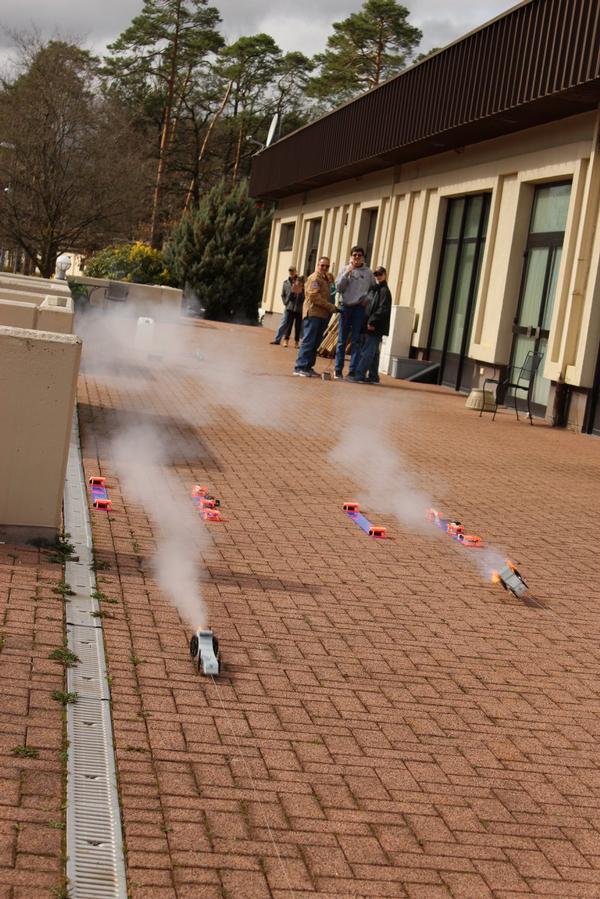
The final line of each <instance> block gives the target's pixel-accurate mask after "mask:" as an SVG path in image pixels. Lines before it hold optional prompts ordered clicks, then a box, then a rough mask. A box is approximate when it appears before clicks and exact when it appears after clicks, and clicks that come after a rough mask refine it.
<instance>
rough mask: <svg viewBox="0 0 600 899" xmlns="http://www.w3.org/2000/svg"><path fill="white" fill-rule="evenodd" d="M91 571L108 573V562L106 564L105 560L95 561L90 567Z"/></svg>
mask: <svg viewBox="0 0 600 899" xmlns="http://www.w3.org/2000/svg"><path fill="white" fill-rule="evenodd" d="M90 568H91V569H92V571H110V562H107V561H106V559H96V558H94V561H93V562H92V564H91V565H90Z"/></svg>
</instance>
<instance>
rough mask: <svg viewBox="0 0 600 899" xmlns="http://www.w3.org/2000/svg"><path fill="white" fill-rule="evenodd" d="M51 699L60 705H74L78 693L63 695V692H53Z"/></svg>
mask: <svg viewBox="0 0 600 899" xmlns="http://www.w3.org/2000/svg"><path fill="white" fill-rule="evenodd" d="M52 699H55V700H56V702H60V703H61V704H62V705H74V704H75V703H76V702H77V700H78V699H79V693H65V692H64V691H63V690H53V691H52Z"/></svg>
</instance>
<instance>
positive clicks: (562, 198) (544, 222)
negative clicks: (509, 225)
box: [510, 183, 571, 415]
mask: <svg viewBox="0 0 600 899" xmlns="http://www.w3.org/2000/svg"><path fill="white" fill-rule="evenodd" d="M570 194H571V184H570V183H568V184H547V185H544V186H541V187H537V188H536V191H535V195H534V199H533V209H532V212H531V223H530V226H529V236H528V238H527V251H526V253H525V262H524V264H523V278H522V281H521V293H520V297H519V306H518V310H517V315H516V318H515V320H514V325H513V334H514V337H513V345H512V352H511V360H510V364H511V367H512V368H513V369H515V368H519V367H520V366H521V365H522V364H523V362H524V360H525V356H526V355H527V353H528V352H529V351H530V350H533V351H534V352H536V353H543V354H544V356H545V354H546V350H547V346H548V336H549V333H550V322H551V320H552V310H553V308H554V297H555V294H556V283H557V280H558V271H559V268H560V260H561V256H562V245H563V240H564V234H565V224H566V221H567V212H568V209H569V198H570ZM543 368H544V359H542V363H541V365H540V367H539V369H538V372H537V375H536V378H535V383H534V389H533V394H532V401H533V402H532V406H533V409H534V411H535V412H536V413H537V414H538V415H544V413H545V410H546V406H547V404H548V392H549V390H550V381H549V380H548V379H547V378H545V377H544V376H543ZM523 402H524V401H523Z"/></svg>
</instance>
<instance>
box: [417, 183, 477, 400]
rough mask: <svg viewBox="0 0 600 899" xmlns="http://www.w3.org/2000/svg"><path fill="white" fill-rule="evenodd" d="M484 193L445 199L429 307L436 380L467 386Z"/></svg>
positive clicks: (461, 388)
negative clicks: (437, 363) (437, 262)
mask: <svg viewBox="0 0 600 899" xmlns="http://www.w3.org/2000/svg"><path fill="white" fill-rule="evenodd" d="M489 205H490V195H489V194H473V195H470V196H466V197H454V198H452V199H451V200H449V201H448V212H447V215H446V228H445V232H444V239H443V243H442V252H441V257H440V266H439V269H438V280H437V287H436V292H435V300H434V309H433V316H432V321H431V330H430V334H429V342H428V355H429V358H430V359H431V361H432V362H439V363H440V374H439V382H440V384H447V385H448V386H449V387H454V389H455V390H469V388H470V386H471V377H472V371H471V369H470V368H469V367H467V366H465V361H466V359H467V349H468V345H469V340H470V338H471V326H472V322H473V311H474V307H475V297H476V295H477V286H478V284H479V273H480V269H481V261H482V258H483V249H484V246H485V236H486V230H487V219H488V211H489Z"/></svg>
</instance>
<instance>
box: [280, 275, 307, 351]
mask: <svg viewBox="0 0 600 899" xmlns="http://www.w3.org/2000/svg"><path fill="white" fill-rule="evenodd" d="M303 305H304V278H302V277H300V275H298V276H297V277H296V278H295V279H294V283H293V284H292V292H291V293H290V296H289V299H288V303H287V311H288V312H289V317H288V322H287V325H286V326H285V328H284V330H283V335H282V340H281V343H282V346H287V345H288V342H289V339H290V334H291V333H292V325H293V326H294V343H295V346H296V349H297V348H298V347H299V346H300V334H301V332H302V307H303Z"/></svg>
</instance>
